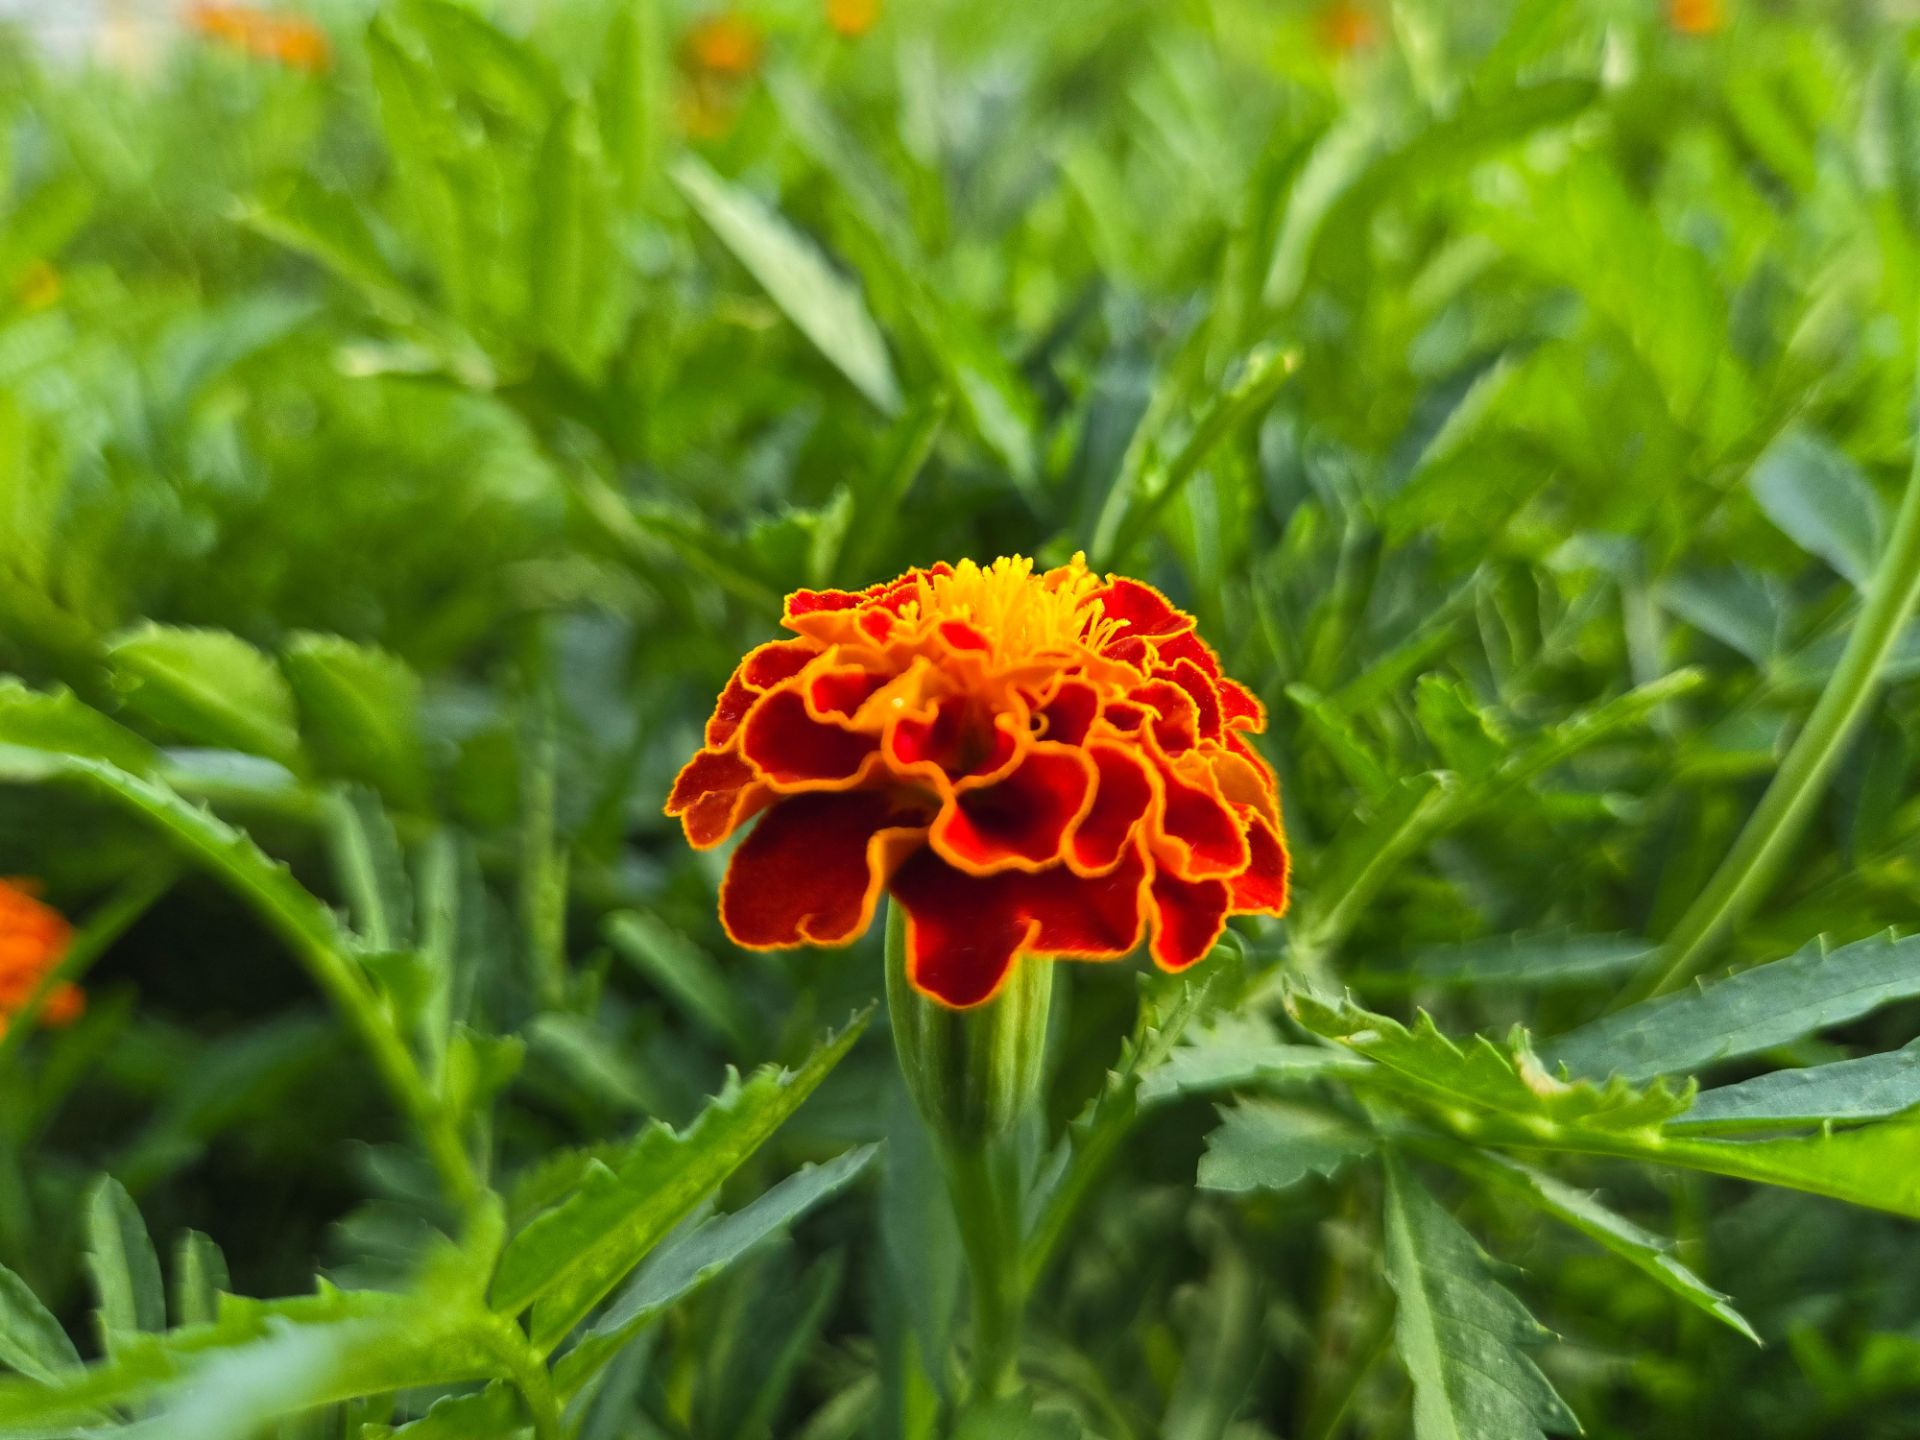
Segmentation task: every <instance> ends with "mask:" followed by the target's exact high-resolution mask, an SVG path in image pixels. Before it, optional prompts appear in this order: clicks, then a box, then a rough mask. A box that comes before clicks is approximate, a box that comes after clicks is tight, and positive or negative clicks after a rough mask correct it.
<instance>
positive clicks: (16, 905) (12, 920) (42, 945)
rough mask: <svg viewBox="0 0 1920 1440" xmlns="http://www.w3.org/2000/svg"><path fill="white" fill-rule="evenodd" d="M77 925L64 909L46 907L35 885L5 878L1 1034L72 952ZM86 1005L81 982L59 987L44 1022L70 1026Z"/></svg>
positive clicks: (0, 914)
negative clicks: (70, 946)
mask: <svg viewBox="0 0 1920 1440" xmlns="http://www.w3.org/2000/svg"><path fill="white" fill-rule="evenodd" d="M72 938H73V927H72V926H70V925H68V924H67V922H66V920H65V919H64V918H63V917H62V916H61V914H60V912H59V911H57V910H55V909H53V908H51V907H50V906H47V905H44V904H42V903H41V902H40V900H39V899H38V898H37V897H36V896H35V895H34V893H33V890H32V888H31V886H29V885H28V884H27V883H26V882H24V881H20V880H0V1034H4V1033H6V1028H7V1017H9V1016H11V1015H17V1014H18V1013H19V1012H20V1011H21V1010H22V1009H24V1008H25V1007H26V1004H27V1002H28V1001H29V1000H31V999H32V998H33V994H34V991H36V990H38V989H39V988H40V984H41V982H42V981H43V980H44V979H45V978H46V976H47V974H48V972H50V971H52V970H54V969H55V968H57V967H58V966H59V964H60V961H61V960H62V959H63V958H64V957H65V956H66V953H67V944H68V942H69V941H70V940H71V939H72ZM85 1008H86V997H85V996H84V995H82V994H81V993H80V990H79V988H78V987H77V986H74V985H57V986H55V987H54V989H53V992H52V993H51V994H50V995H48V997H47V1003H46V1005H45V1006H44V1007H43V1008H42V1009H41V1012H40V1018H41V1021H42V1022H43V1023H45V1024H48V1025H65V1024H68V1023H70V1022H72V1021H73V1020H74V1019H76V1018H78V1016H79V1015H80V1012H81V1011H82V1010H84V1009H85Z"/></svg>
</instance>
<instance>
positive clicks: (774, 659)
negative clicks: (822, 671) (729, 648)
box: [707, 640, 820, 750]
mask: <svg viewBox="0 0 1920 1440" xmlns="http://www.w3.org/2000/svg"><path fill="white" fill-rule="evenodd" d="M819 653H820V650H819V647H818V646H816V645H814V644H813V643H812V642H810V641H806V640H772V641H769V642H768V643H767V644H765V645H762V646H760V647H759V648H758V649H756V650H754V651H752V652H751V653H750V654H749V655H748V656H747V658H746V659H744V660H742V661H741V662H740V665H739V668H738V669H736V670H735V671H734V672H733V674H732V676H731V677H730V678H729V679H728V680H727V688H726V689H724V690H722V691H721V692H720V699H719V700H718V702H716V703H715V705H714V707H713V716H712V718H711V719H709V720H708V721H707V744H708V745H709V746H711V747H712V748H713V749H715V750H721V749H724V748H726V745H727V742H728V741H730V740H732V739H733V737H734V733H735V732H736V731H738V730H739V728H740V722H741V721H742V720H744V719H746V718H747V712H748V711H749V710H751V709H752V708H753V702H754V701H756V700H758V699H759V698H760V697H761V695H763V694H764V693H765V692H767V691H768V690H771V689H772V688H773V687H774V686H776V685H778V684H780V682H781V681H783V680H791V679H792V678H793V677H794V676H795V675H798V674H799V673H800V672H801V671H802V670H804V669H805V668H806V666H807V662H808V661H810V660H812V659H813V658H814V657H815V656H816V655H818V654H819Z"/></svg>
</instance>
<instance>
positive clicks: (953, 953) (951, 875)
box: [889, 850, 1040, 1007]
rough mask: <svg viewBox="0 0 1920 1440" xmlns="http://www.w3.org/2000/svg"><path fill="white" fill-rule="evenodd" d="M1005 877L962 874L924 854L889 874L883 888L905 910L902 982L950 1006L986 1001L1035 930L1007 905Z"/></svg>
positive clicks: (1008, 889) (1034, 924)
mask: <svg viewBox="0 0 1920 1440" xmlns="http://www.w3.org/2000/svg"><path fill="white" fill-rule="evenodd" d="M1012 879H1013V877H1012V876H1011V875H988V876H977V875H968V874H965V873H964V872H962V871H959V870H955V869H954V868H953V867H952V866H951V865H948V864H947V863H946V862H944V861H943V860H941V859H940V857H939V856H938V855H935V854H934V853H933V851H931V850H922V851H920V852H919V853H918V854H916V855H914V856H912V857H911V858H909V859H908V860H907V862H906V863H905V864H904V865H902V866H901V867H900V869H899V870H898V871H896V872H895V874H894V877H893V881H892V884H891V886H890V887H889V888H890V889H891V890H892V892H893V897H894V899H895V900H896V901H898V902H899V904H900V905H902V906H903V907H905V909H906V912H907V979H908V980H909V981H911V982H912V983H913V986H914V988H915V989H917V990H920V991H922V992H924V993H925V994H928V995H931V996H932V997H933V998H934V999H936V1000H940V1001H943V1002H944V1003H946V1004H948V1005H953V1006H956V1007H965V1006H968V1005H979V1004H981V1003H983V1002H984V1001H987V1000H991V999H992V998H993V995H994V992H995V991H997V990H998V989H999V988H1000V986H1001V983H1002V982H1003V981H1005V979H1006V978H1007V971H1008V970H1009V969H1011V968H1012V966H1013V957H1014V956H1015V955H1016V954H1017V953H1019V951H1020V949H1021V947H1022V946H1023V945H1025V944H1026V942H1027V941H1028V939H1029V938H1030V937H1031V936H1032V935H1033V934H1034V932H1035V931H1037V930H1038V929H1039V928H1040V927H1039V924H1038V923H1037V922H1036V921H1034V920H1030V919H1028V918H1026V917H1025V916H1024V915H1022V914H1021V913H1020V912H1019V911H1018V910H1017V909H1016V908H1015V907H1014V905H1013V903H1012V899H1013V897H1012V894H1011V889H1012V887H1011V885H1010V884H1009V883H1008V882H1009V881H1011V880H1012Z"/></svg>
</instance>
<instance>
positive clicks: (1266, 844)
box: [1228, 811, 1287, 915]
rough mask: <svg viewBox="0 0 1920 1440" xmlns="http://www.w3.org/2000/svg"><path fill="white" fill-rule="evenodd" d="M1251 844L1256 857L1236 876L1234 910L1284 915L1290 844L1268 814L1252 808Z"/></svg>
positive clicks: (1249, 826) (1232, 885) (1237, 911)
mask: <svg viewBox="0 0 1920 1440" xmlns="http://www.w3.org/2000/svg"><path fill="white" fill-rule="evenodd" d="M1246 818H1247V847H1248V849H1249V850H1250V851H1251V852H1252V855H1253V860H1252V863H1250V864H1249V865H1248V866H1247V868H1246V869H1245V870H1243V871H1241V872H1240V873H1239V874H1238V875H1236V876H1234V877H1233V879H1232V880H1230V881H1229V882H1228V884H1229V885H1230V886H1231V887H1232V890H1233V896H1232V904H1233V913H1234V914H1236V915H1253V914H1264V915H1283V914H1285V913H1286V909H1287V847H1286V844H1285V842H1284V841H1282V840H1281V838H1280V834H1279V832H1278V831H1277V830H1275V829H1274V828H1273V826H1271V825H1270V824H1268V823H1267V820H1266V817H1265V816H1263V815H1259V814H1255V813H1254V812H1252V811H1248V812H1247V815H1246Z"/></svg>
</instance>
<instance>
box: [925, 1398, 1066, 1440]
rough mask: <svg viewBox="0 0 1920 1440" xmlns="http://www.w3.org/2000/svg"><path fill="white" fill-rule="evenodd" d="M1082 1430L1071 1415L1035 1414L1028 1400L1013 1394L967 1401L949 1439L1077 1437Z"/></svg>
mask: <svg viewBox="0 0 1920 1440" xmlns="http://www.w3.org/2000/svg"><path fill="white" fill-rule="evenodd" d="M1083 1433H1084V1432H1083V1431H1082V1430H1081V1428H1080V1425H1079V1423H1078V1422H1077V1421H1076V1420H1075V1419H1074V1418H1073V1417H1072V1416H1071V1415H1066V1414H1062V1413H1060V1412H1058V1411H1047V1412H1045V1413H1043V1414H1039V1415H1036V1414H1034V1413H1033V1402H1032V1401H1031V1400H1028V1399H1024V1398H1021V1397H1018V1396H1016V1397H1013V1398H1011V1399H1006V1400H987V1401H982V1402H980V1403H977V1404H974V1405H969V1406H968V1407H967V1408H966V1409H965V1410H963V1411H962V1412H961V1413H960V1416H959V1418H958V1419H957V1420H956V1422H955V1424H954V1430H953V1440H1080V1436H1081V1435H1082V1434H1083Z"/></svg>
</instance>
